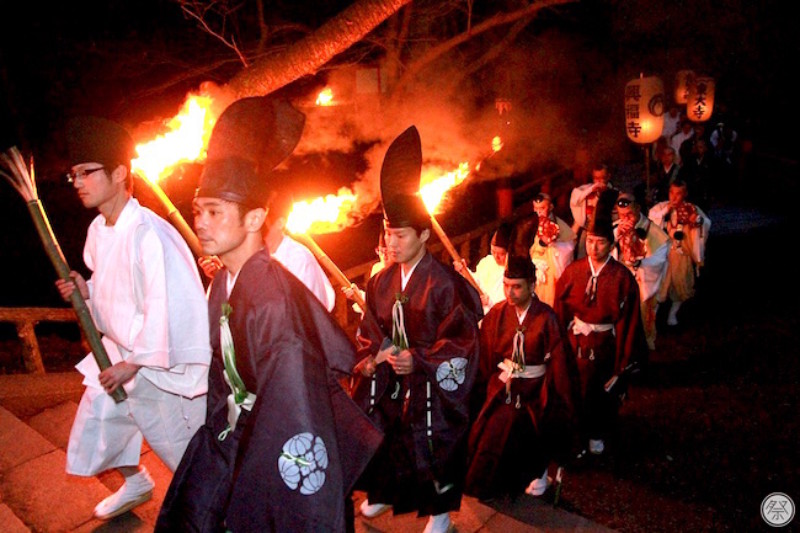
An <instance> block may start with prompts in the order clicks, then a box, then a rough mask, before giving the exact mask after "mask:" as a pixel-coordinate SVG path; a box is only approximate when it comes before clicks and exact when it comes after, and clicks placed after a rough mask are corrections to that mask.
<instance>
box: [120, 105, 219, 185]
mask: <svg viewBox="0 0 800 533" xmlns="http://www.w3.org/2000/svg"><path fill="white" fill-rule="evenodd" d="M212 103H213V102H212V99H211V97H210V96H205V95H196V94H190V95H189V96H188V97H187V99H186V101H185V102H184V103H183V108H182V109H181V111H180V112H179V113H178V114H177V115H175V116H174V117H173V118H171V119H170V120H169V122H167V124H166V126H167V128H168V129H169V131H168V132H167V133H164V134H163V135H159V136H158V137H156V138H155V139H153V140H152V141H148V142H145V143H142V144H138V145H136V153H137V155H138V156H139V157H137V158H136V159H134V160H133V161H131V168H132V170H133V172H135V173H137V174H139V175H140V176H143V177H145V178H146V179H148V180H149V181H151V182H152V183H156V182H157V181H158V180H159V179H162V178H164V177H166V176H168V175H169V174H170V172H171V171H172V169H173V168H174V167H175V166H176V165H178V164H181V163H187V162H193V161H202V160H203V159H205V157H206V149H207V148H208V139H209V138H210V137H211V130H212V129H213V127H214V123H215V122H216V119H217V117H216V116H215V115H214V113H213V112H212V111H211V105H212Z"/></svg>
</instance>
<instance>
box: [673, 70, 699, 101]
mask: <svg viewBox="0 0 800 533" xmlns="http://www.w3.org/2000/svg"><path fill="white" fill-rule="evenodd" d="M694 80H695V74H694V71H693V70H679V71H678V73H677V74H675V103H676V104H685V103H686V101H687V100H688V99H689V87H691V86H692V85H693V84H694Z"/></svg>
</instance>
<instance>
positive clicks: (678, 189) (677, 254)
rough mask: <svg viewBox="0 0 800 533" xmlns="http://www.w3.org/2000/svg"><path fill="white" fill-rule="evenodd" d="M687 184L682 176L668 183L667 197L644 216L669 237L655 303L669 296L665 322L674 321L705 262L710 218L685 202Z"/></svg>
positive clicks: (668, 323)
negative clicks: (668, 245) (662, 277)
mask: <svg viewBox="0 0 800 533" xmlns="http://www.w3.org/2000/svg"><path fill="white" fill-rule="evenodd" d="M688 194H689V192H688V188H687V185H686V182H684V181H683V180H676V181H674V182H673V183H672V184H671V185H670V187H669V200H668V201H666V202H661V203H658V204H656V205H654V206H653V207H652V208H651V209H650V211H649V212H648V213H647V216H648V217H650V220H652V221H653V223H654V224H655V225H657V226H660V227H662V228H664V231H666V232H667V234H668V235H669V236H670V238H671V239H672V245H671V246H670V249H669V254H668V256H667V271H666V273H665V274H664V279H663V281H662V282H661V287H660V288H659V292H658V301H659V303H662V302H665V301H666V300H668V299H669V300H670V301H671V304H670V309H669V314H668V315H667V325H669V326H677V325H678V310H679V309H680V308H681V305H683V302H685V301H686V300H688V299H689V298H691V297H692V296H694V288H695V279H696V278H697V276H699V275H700V269H701V268H702V267H703V265H704V264H705V255H706V241H707V240H708V233H709V231H710V230H711V219H709V218H708V215H706V214H705V213H704V212H703V210H702V209H700V208H699V207H697V206H696V205H695V204H692V203H690V202H687V201H686V199H687V198H688Z"/></svg>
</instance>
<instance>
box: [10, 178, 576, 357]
mask: <svg viewBox="0 0 800 533" xmlns="http://www.w3.org/2000/svg"><path fill="white" fill-rule="evenodd" d="M568 174H570V171H569V170H568V169H562V170H559V171H557V172H554V173H552V174H549V175H546V176H542V177H541V178H539V179H537V180H531V181H528V182H527V183H525V184H523V185H521V186H520V187H517V188H516V189H515V190H514V193H513V194H514V199H515V202H516V203H517V204H518V205H517V206H516V208H515V210H514V213H513V214H512V215H511V217H509V218H508V219H506V220H504V221H509V222H515V221H517V220H519V219H520V218H523V217H525V216H526V215H527V214H528V213H529V212H530V196H531V195H532V193H533V192H535V191H537V190H538V189H539V188H541V187H544V186H546V187H547V188H548V190H550V193H551V195H552V196H553V198H554V199H555V198H556V197H557V196H559V195H562V194H565V193H567V194H568V193H569V190H565V189H564V184H566V183H568V181H567V180H566V179H565V178H566V176H567V175H568ZM500 223H501V221H499V220H495V221H492V222H490V223H487V224H484V225H482V226H480V227H478V228H475V229H473V230H471V231H469V232H467V233H463V234H461V235H457V236H455V237H451V238H450V240H451V242H452V243H453V246H454V247H455V248H456V249H457V250H458V253H459V255H460V256H461V257H462V258H464V259H466V260H467V262H468V264H470V265H473V264H474V263H475V262H476V261H477V260H479V259H480V258H482V257H484V256H486V255H487V254H488V253H489V240H490V239H491V236H492V235H493V234H494V232H495V230H496V229H497V227H498V226H499V225H500ZM428 249H429V250H430V251H431V253H432V254H434V256H436V257H438V258H439V259H440V260H441V261H442V262H444V263H446V264H449V263H452V258H451V257H450V255H449V253H448V252H447V250H445V248H444V246H443V245H442V244H441V243H440V242H436V243H433V244H432V245H430V246H429V247H428ZM372 264H373V261H369V262H366V263H361V264H359V265H356V266H354V267H351V268H349V269H347V270H346V271H345V272H344V274H345V276H346V277H347V278H348V279H349V280H351V281H352V282H354V283H355V284H356V285H358V286H359V287H364V286H366V283H367V280H368V278H369V272H370V269H371V268H372ZM331 282H332V283H333V284H334V287H336V288H337V291H336V305H335V307H334V309H333V314H334V317H335V318H336V320H337V321H338V322H339V324H340V325H341V326H342V327H343V328H344V330H345V331H347V332H348V334H350V335H351V338H352V337H354V335H355V330H356V328H357V327H358V323H359V320H360V316H359V315H358V314H357V313H355V312H354V311H353V310H352V307H351V302H349V301H348V300H346V299H345V297H344V295H343V294H342V292H341V291H340V290H338V286H337V285H336V281H335V280H331ZM76 321H77V318H76V316H75V312H74V311H73V310H72V309H71V308H47V307H16V308H9V307H0V322H11V323H13V324H15V326H16V328H17V336H18V337H19V339H20V340H21V341H22V344H23V361H24V365H25V370H26V371H27V372H30V373H44V372H45V369H44V364H43V362H42V353H41V350H40V349H39V343H38V341H37V339H36V331H35V328H36V324H38V323H40V322H76Z"/></svg>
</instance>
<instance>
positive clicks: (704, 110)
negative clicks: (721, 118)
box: [686, 76, 714, 122]
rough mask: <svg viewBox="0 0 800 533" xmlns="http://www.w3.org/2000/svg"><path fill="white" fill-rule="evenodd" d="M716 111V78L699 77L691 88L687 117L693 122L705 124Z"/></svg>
mask: <svg viewBox="0 0 800 533" xmlns="http://www.w3.org/2000/svg"><path fill="white" fill-rule="evenodd" d="M713 111H714V78H709V77H707V76H702V77H697V78H696V79H695V82H694V83H693V84H692V85H691V86H690V87H689V98H688V100H687V101H686V116H687V117H688V119H689V120H691V121H692V122H705V121H706V120H708V119H710V118H711V113H712V112H713Z"/></svg>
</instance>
